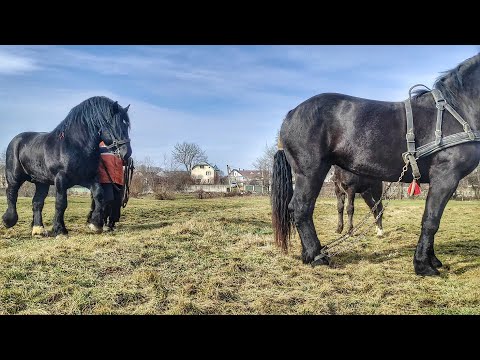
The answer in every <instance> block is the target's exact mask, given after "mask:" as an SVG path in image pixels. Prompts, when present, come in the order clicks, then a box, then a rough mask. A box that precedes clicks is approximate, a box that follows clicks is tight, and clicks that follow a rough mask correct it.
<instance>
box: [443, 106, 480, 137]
mask: <svg viewBox="0 0 480 360" xmlns="http://www.w3.org/2000/svg"><path fill="white" fill-rule="evenodd" d="M445 109H447V110H448V112H449V113H450V114H452V116H453V117H454V118H455V119H457V121H458V122H459V123H460V124H461V125H462V126H463V131H465V132H466V133H467V135H468V138H469V139H470V140H472V141H473V140H475V135H474V133H473V132H472V128H471V127H470V125H468V123H467V122H466V121H465V120H463V118H462V117H461V116H460V115H459V114H458V113H457V112H456V111H455V109H454V108H452V107H451V106H450V104H445Z"/></svg>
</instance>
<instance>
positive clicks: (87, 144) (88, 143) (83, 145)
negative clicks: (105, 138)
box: [53, 130, 101, 158]
mask: <svg viewBox="0 0 480 360" xmlns="http://www.w3.org/2000/svg"><path fill="white" fill-rule="evenodd" d="M53 135H54V136H56V137H59V136H60V137H63V138H64V141H65V145H66V146H67V147H68V148H72V149H73V148H74V149H75V150H76V151H77V152H78V153H83V154H84V155H85V157H87V158H90V157H97V156H98V154H99V151H100V150H99V148H100V141H101V139H100V135H96V136H93V137H92V136H89V135H88V132H87V131H76V132H74V131H68V130H67V131H66V132H65V133H63V134H60V135H58V133H57V132H53Z"/></svg>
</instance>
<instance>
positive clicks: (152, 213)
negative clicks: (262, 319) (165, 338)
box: [0, 197, 480, 314]
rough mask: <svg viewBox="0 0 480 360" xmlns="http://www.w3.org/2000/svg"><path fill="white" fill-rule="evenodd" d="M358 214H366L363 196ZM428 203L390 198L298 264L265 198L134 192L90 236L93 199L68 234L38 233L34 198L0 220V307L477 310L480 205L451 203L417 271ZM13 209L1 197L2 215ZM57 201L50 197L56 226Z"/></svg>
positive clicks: (70, 310)
mask: <svg viewBox="0 0 480 360" xmlns="http://www.w3.org/2000/svg"><path fill="white" fill-rule="evenodd" d="M355 205H356V207H355V210H356V211H355V220H356V221H359V219H360V217H361V216H362V215H363V214H365V212H366V211H367V207H366V205H365V203H363V200H361V199H358V200H357V201H356V203H355ZM423 207H424V201H422V200H401V201H392V202H391V203H390V205H389V206H388V208H387V210H386V214H385V217H384V230H385V236H384V237H383V238H377V237H376V236H375V235H374V234H375V229H374V227H373V228H372V229H371V230H370V232H369V236H368V237H367V238H366V239H365V240H364V241H363V242H361V243H360V245H359V246H357V247H355V248H354V249H351V250H349V251H346V252H345V253H342V254H340V255H338V256H337V257H334V258H333V259H332V263H331V265H330V267H325V266H321V267H315V268H312V267H311V266H308V265H304V264H302V262H301V260H300V257H299V254H300V240H299V237H298V235H296V237H295V239H294V241H293V249H292V251H291V252H290V253H289V254H282V253H281V252H280V251H279V250H278V249H277V248H275V247H274V245H273V244H272V229H271V225H270V216H271V213H270V206H269V199H268V198H267V197H243V198H241V197H237V198H219V199H205V200H200V199H193V198H190V199H187V198H185V199H177V200H172V201H156V200H140V199H131V200H130V202H129V204H128V206H127V208H126V209H125V210H124V211H123V214H122V220H121V222H120V224H119V229H118V231H117V232H116V233H114V234H101V235H93V234H90V233H88V230H87V228H86V225H85V217H86V215H87V213H88V209H89V198H85V197H83V198H82V197H70V198H69V206H68V209H67V212H66V216H65V219H66V220H65V222H66V224H67V228H68V229H69V230H70V236H69V238H66V239H55V238H53V237H50V238H40V239H39V238H32V237H31V236H30V231H31V230H30V222H31V218H32V213H31V199H30V198H20V199H19V215H20V220H19V223H18V224H17V226H15V227H14V228H12V229H8V230H7V229H5V228H3V226H0V314H480V286H479V285H480V235H479V232H478V228H479V219H478V214H479V213H480V202H476V201H472V202H456V201H450V202H449V204H448V205H447V208H446V210H445V213H444V216H443V219H442V223H441V225H440V230H439V232H438V233H437V236H436V241H435V244H436V254H437V256H438V257H439V258H440V260H442V261H443V263H444V267H443V268H441V269H440V272H441V276H438V277H425V278H423V277H419V276H416V275H415V274H414V270H413V264H412V258H413V253H414V249H415V246H416V243H417V241H418V235H419V231H420V219H421V216H422V213H423ZM5 208H6V201H5V197H0V212H1V213H2V214H3V212H4V210H5ZM53 209H54V199H53V198H48V199H47V202H46V205H45V209H44V219H45V223H46V226H47V228H48V229H50V228H51V221H52V216H53ZM336 219H337V215H336V201H335V200H334V199H319V201H318V203H317V208H316V210H315V226H316V228H317V232H318V234H319V236H320V239H321V241H322V242H323V243H328V242H330V241H332V240H333V239H335V238H336V234H335V228H336V221H337V220H336Z"/></svg>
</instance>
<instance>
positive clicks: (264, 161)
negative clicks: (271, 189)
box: [253, 142, 277, 186]
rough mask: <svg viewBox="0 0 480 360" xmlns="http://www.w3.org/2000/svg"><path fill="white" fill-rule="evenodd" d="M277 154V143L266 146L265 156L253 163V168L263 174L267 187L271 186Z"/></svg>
mask: <svg viewBox="0 0 480 360" xmlns="http://www.w3.org/2000/svg"><path fill="white" fill-rule="evenodd" d="M276 152H277V143H276V142H275V143H274V144H272V145H267V144H265V149H264V150H263V154H262V155H261V156H260V157H258V158H257V159H256V160H255V162H254V163H253V167H254V168H255V169H257V170H259V171H261V172H262V177H263V179H264V184H265V185H267V186H268V185H270V179H271V177H272V169H273V157H274V156H275V153H276Z"/></svg>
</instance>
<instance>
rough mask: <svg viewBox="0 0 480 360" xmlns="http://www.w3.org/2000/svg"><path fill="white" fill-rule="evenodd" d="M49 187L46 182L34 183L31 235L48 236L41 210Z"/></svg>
mask: <svg viewBox="0 0 480 360" xmlns="http://www.w3.org/2000/svg"><path fill="white" fill-rule="evenodd" d="M49 189H50V185H48V184H40V183H36V184H35V195H34V197H33V199H32V209H33V221H32V236H48V231H47V230H45V228H44V226H43V218H42V211H43V206H44V204H45V198H46V197H47V195H48V190H49Z"/></svg>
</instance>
